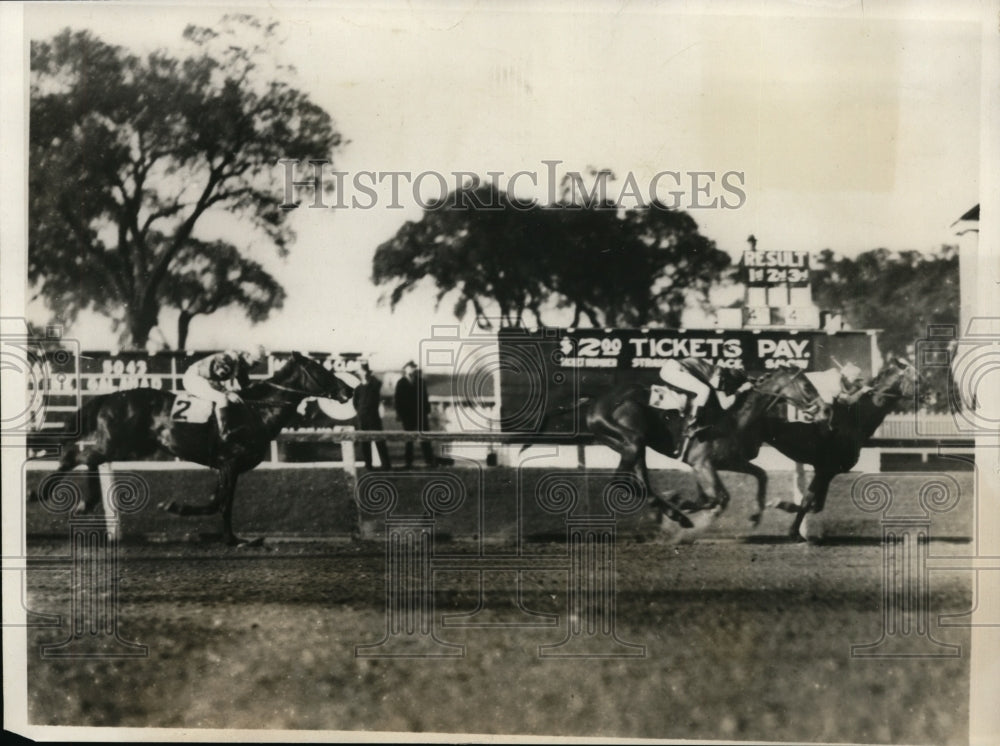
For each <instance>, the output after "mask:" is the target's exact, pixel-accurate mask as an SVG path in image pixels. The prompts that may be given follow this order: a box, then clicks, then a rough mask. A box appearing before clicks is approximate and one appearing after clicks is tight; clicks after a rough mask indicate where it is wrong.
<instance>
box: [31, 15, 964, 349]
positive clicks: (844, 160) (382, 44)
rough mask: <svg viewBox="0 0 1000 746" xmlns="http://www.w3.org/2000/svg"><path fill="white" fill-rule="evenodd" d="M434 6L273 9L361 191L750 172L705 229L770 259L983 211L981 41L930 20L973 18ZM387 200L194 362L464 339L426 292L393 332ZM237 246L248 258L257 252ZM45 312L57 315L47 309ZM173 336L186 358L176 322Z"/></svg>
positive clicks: (147, 33) (196, 339) (232, 323)
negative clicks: (458, 177)
mask: <svg viewBox="0 0 1000 746" xmlns="http://www.w3.org/2000/svg"><path fill="white" fill-rule="evenodd" d="M826 5H834V6H836V5H840V6H843V5H844V4H843V3H827V4H826ZM869 5H870V4H869ZM242 7H243V8H244V9H249V8H250V7H251V6H242ZM417 7H424V8H425V9H424V10H422V11H420V12H417V11H416V10H415V8H417ZM427 7H428V6H420V5H418V4H416V3H414V4H413V6H412V7H410V6H405V5H403V4H398V5H386V6H380V7H377V8H375V9H369V8H366V7H363V6H361V5H360V4H358V6H357V7H351V5H350V4H347V3H343V4H327V5H322V4H311V5H308V6H305V7H302V6H300V7H294V8H293V7H290V6H286V5H283V4H281V3H277V4H272V5H271V6H263V7H260V8H259V11H260V12H261V13H262V14H264V15H270V16H271V17H274V18H276V19H277V20H279V21H280V22H281V28H282V30H283V33H284V35H285V36H286V38H287V41H286V43H285V45H284V47H283V51H282V54H283V55H284V56H285V58H286V60H287V61H288V62H291V63H292V64H294V65H295V66H296V67H297V69H298V79H297V80H296V81H295V82H296V84H297V85H298V86H299V87H301V88H302V89H304V90H305V91H307V92H308V93H309V95H310V96H311V97H312V98H313V99H314V100H315V101H316V102H317V103H318V104H319V105H321V106H322V107H323V108H325V109H326V110H327V111H328V112H330V113H331V115H332V116H333V117H334V118H335V120H336V122H337V124H338V128H339V130H340V131H341V132H342V133H343V134H344V136H345V138H346V139H347V140H349V141H350V142H349V143H348V144H347V145H346V146H345V147H344V149H343V150H342V152H341V153H340V154H339V156H338V157H337V159H336V165H337V167H338V168H339V169H340V170H343V171H346V172H348V174H349V176H348V178H351V177H352V176H353V174H356V173H357V172H360V171H375V172H387V171H410V172H414V173H416V172H421V171H436V172H442V173H445V174H447V173H449V172H452V171H472V172H477V173H483V174H485V172H487V171H499V172H503V173H504V174H505V178H506V177H509V176H510V175H512V174H514V173H515V172H517V171H520V170H526V171H529V172H532V173H537V174H538V180H539V187H538V188H537V190H532V189H530V188H529V189H527V190H525V193H526V194H531V195H532V196H537V197H541V198H544V197H545V193H546V191H547V187H548V184H547V181H546V179H547V173H546V168H547V167H546V165H545V164H544V161H547V160H548V161H553V160H555V161H560V162H561V165H559V166H558V167H557V173H558V176H560V177H561V176H562V174H563V173H564V172H565V171H566V170H580V171H583V170H585V169H587V168H588V167H590V166H594V167H598V168H604V167H607V168H610V169H612V170H613V171H614V172H615V174H616V175H617V176H618V177H619V182H618V183H617V184H612V185H611V192H612V193H613V194H616V193H617V190H618V189H620V188H621V182H622V180H623V179H624V178H625V177H626V176H627V175H628V174H632V175H633V176H634V177H635V179H636V182H637V183H638V184H639V185H641V187H642V188H643V189H645V188H646V185H647V184H648V183H649V180H650V178H651V177H652V176H653V175H654V174H655V173H657V172H660V171H678V172H682V173H683V172H688V171H708V172H715V173H716V174H717V176H716V181H715V185H714V187H713V188H712V190H711V191H710V193H709V195H708V198H707V199H709V200H711V199H712V198H714V197H719V196H722V197H725V198H726V199H727V200H729V202H730V204H732V203H733V202H734V201H736V200H735V193H734V192H729V193H726V192H723V191H721V189H720V185H719V182H718V179H721V176H722V174H723V173H725V172H741V173H742V174H743V177H742V184H741V187H742V191H743V192H744V193H745V195H746V197H745V202H743V204H742V205H741V206H740V207H739V208H738V209H724V208H722V207H721V203H720V204H717V205H716V207H715V208H705V209H690V210H689V211H690V212H691V214H692V216H693V217H694V218H695V220H697V222H698V223H699V225H700V227H701V230H702V232H703V233H704V234H705V235H707V236H708V237H709V238H711V239H713V240H715V241H716V242H717V244H718V245H719V247H720V248H722V249H724V250H726V251H729V252H731V253H733V255H734V256H735V255H737V254H738V252H740V251H742V250H743V249H744V248H745V246H746V243H745V239H746V237H747V236H748V235H749V234H751V233H753V234H755V235H756V236H757V238H758V239H759V247H760V248H776V249H795V250H808V251H819V250H821V249H823V248H831V249H833V250H835V251H837V252H840V253H843V254H848V255H853V254H856V253H858V252H861V251H865V250H868V249H873V248H876V247H880V246H884V247H887V248H890V249H894V250H901V249H915V250H918V251H933V250H935V249H937V248H938V247H939V246H940V245H941V244H942V243H946V242H949V241H953V240H954V239H953V238H952V236H951V234H950V232H949V225H950V224H951V223H952V222H953V221H954V220H955V219H956V218H958V217H959V216H960V215H961V214H962V213H963V212H965V211H966V210H967V209H968V208H969V207H971V206H972V205H974V204H976V203H977V202H978V200H979V198H978V186H977V175H978V172H979V122H980V119H979V116H980V111H979V105H980V76H979V68H980V27H979V25H978V24H977V23H973V22H969V21H968V20H965V21H956V20H948V19H946V18H941V17H936V18H933V19H931V18H929V16H930V14H933V13H945V12H954V10H955V9H956V8H960V7H961V4H956V5H955V6H947V7H948V8H951V10H947V11H946V10H928V9H930V8H933V7H934V6H933V4H927V5H924V4H905V5H903V6H901V7H902V10H892V8H893V7H897V8H898V7H900V6H896V5H891V6H889V8H890V10H889V11H888V12H885V7H886V6H883V7H882V8H880V9H877V12H881V13H882V17H878V16H877V15H872V13H873V12H874V11H872V10H871V8H870V7H869V8H868V9H866V11H867V12H866V14H865V15H862V14H861V13H860V11H859V9H858V8H855V7H853V5H851V7H849V8H848V10H847V11H844V12H840V13H838V14H836V15H832V11H829V10H825V11H821V12H817V11H815V10H814V11H809V12H810V13H811V15H810V16H808V17H807V16H801V15H800V16H798V17H789V15H788V14H789V10H790V8H794V6H793V5H791V4H787V3H786V4H770V5H769V4H766V3H754V4H753V6H752V7H753V8H758V9H759V8H764V12H763V13H762V14H759V15H705V14H697V13H688V14H679V13H677V12H676V11H671V8H681V7H691V4H690V3H688V4H684V5H680V4H675V5H670V4H666V5H665V6H664V8H663V9H659V10H658V9H655V8H653V6H651V5H649V4H644V3H624V4H622V5H621V6H620V7H618V6H612V5H607V4H605V5H594V4H590V5H586V4H585V5H582V6H581V5H579V4H573V5H570V4H556V3H535V4H521V5H518V6H516V8H517V9H516V10H512V9H508V8H507V7H506V6H504V7H501V8H491V7H479V6H476V5H472V4H467V3H461V4H460V3H450V4H444V3H442V4H437V9H436V10H429V9H427ZM511 7H515V6H511ZM726 7H727V8H729V9H730V12H732V11H734V10H735V9H738V8H739V7H741V6H738V5H736V4H731V5H728V6H726ZM742 7H749V6H746V5H744V6H742ZM858 7H860V6H858ZM275 8H276V11H275V10H274V9H275ZM573 8H577V9H576V10H574V9H573ZM224 12H226V9H225V8H224V7H222V6H214V7H210V8H205V7H203V6H176V5H175V6H155V5H154V6H150V5H147V6H142V7H132V6H120V5H109V4H100V5H76V4H74V5H66V4H59V5H58V6H56V5H43V6H31V7H29V8H27V9H26V13H25V27H26V28H25V33H26V37H27V38H29V39H30V38H46V37H49V36H51V35H52V34H54V33H56V32H57V31H59V30H60V29H62V28H63V27H66V26H70V27H72V28H90V29H92V30H93V31H94V32H96V33H97V34H98V35H99V36H101V37H102V38H104V39H105V40H107V41H109V42H113V43H118V44H123V45H127V46H129V47H132V48H134V49H136V50H138V51H144V50H149V49H151V48H153V47H166V48H168V49H180V48H181V46H180V44H179V42H180V38H181V31H182V29H183V27H184V26H185V24H187V23H190V22H196V23H201V24H206V25H212V24H214V23H215V22H216V21H217V19H218V18H219V17H220V16H221V15H222V14H223V13H224ZM799 12H801V11H799ZM820 13H822V14H823V15H820ZM887 16H888V17H887ZM968 17H969V16H968V13H966V18H967V19H968ZM434 183H435V182H433V181H428V184H429V185H430V186H434ZM519 184H520V185H522V186H528V187H530V184H528V182H527V180H524V179H522V180H521V181H520V182H519ZM387 186H388V184H386V185H384V187H385V188H383V189H382V190H381V191H380V196H379V205H378V206H377V207H376V208H374V209H368V210H363V209H327V210H314V209H300V210H297V211H296V213H295V214H294V215H293V218H292V219H293V224H294V227H295V229H296V231H297V233H298V240H297V242H296V244H295V245H294V246H293V247H292V252H291V255H290V257H289V258H288V259H287V260H285V261H280V260H276V259H273V258H272V256H271V254H270V253H269V252H267V251H265V250H263V248H264V247H260V246H250V247H248V248H249V250H251V251H252V252H253V254H254V256H255V257H256V258H258V259H260V260H261V261H264V262H265V264H266V265H267V266H268V267H269V268H270V269H271V270H272V271H273V272H274V274H275V275H276V276H277V277H278V278H279V279H280V281H281V282H282V283H283V284H284V285H285V287H286V289H287V291H288V295H289V298H288V300H287V302H286V304H285V308H284V309H283V310H282V311H280V312H279V313H277V314H275V316H274V318H273V319H272V320H270V321H268V322H265V323H263V324H260V325H258V326H254V327H251V326H250V325H249V324H248V323H247V322H246V321H245V320H244V319H243V318H242V317H241V316H240V315H239V314H218V315H217V316H216V317H213V318H209V319H205V318H200V317H199V318H198V319H196V320H195V321H194V323H193V325H192V329H191V337H190V345H189V346H190V347H192V348H206V349H207V348H216V347H218V346H222V345H240V344H244V343H246V342H248V341H250V342H262V343H264V344H265V345H267V346H269V347H272V348H274V349H286V348H293V349H313V350H334V351H336V350H357V351H361V352H364V353H367V354H374V358H373V362H375V363H376V364H377V365H378V366H380V367H394V366H396V365H398V364H399V363H401V362H402V361H403V360H405V359H407V358H410V357H416V354H417V349H418V344H419V340H420V339H421V338H423V337H426V336H428V335H429V334H430V331H431V326H432V325H433V324H435V323H437V324H447V323H455V322H454V319H453V318H452V317H451V315H450V312H449V309H450V308H451V303H449V302H447V301H446V302H445V303H443V304H442V310H441V311H440V312H439V313H437V314H435V313H434V310H433V293H432V291H431V288H429V287H428V288H424V289H422V290H421V291H419V292H416V293H414V294H412V295H411V296H410V297H407V298H406V299H405V300H404V301H403V302H402V303H401V304H400V305H399V306H398V307H397V309H396V312H395V313H391V312H390V311H389V309H388V307H386V306H380V305H378V299H379V296H380V295H382V294H383V293H384V292H385V289H384V288H376V287H374V286H372V284H371V282H370V279H369V278H370V275H371V259H372V255H373V253H374V251H375V248H376V247H377V246H378V244H379V243H381V242H382V241H384V240H386V239H387V238H389V237H390V236H392V234H393V233H394V232H395V231H396V230H397V229H398V228H399V226H400V225H401V224H402V223H403V222H404V221H405V220H407V219H414V218H417V217H418V216H419V214H420V208H419V205H418V204H417V203H416V201H415V200H414V199H413V197H412V195H411V194H409V190H408V187H406V185H405V183H404V185H403V188H402V189H401V190H400V194H401V196H400V203H401V204H402V205H403V207H402V209H389V208H388V204H389V203H390V201H391V200H390V199H389V193H388V189H387ZM682 189H685V190H686V194H685V196H684V197H683V200H684V204H682V205H681V206H682V207H689V206H690V203H691V201H692V199H696V198H695V197H692V195H691V191H692V190H691V187H690V184H686V185H685V186H684V187H682ZM433 191H435V189H431V192H433ZM212 229H213V226H206V230H212ZM214 229H215V230H221V231H225V230H231V228H230V227H227V226H224V225H220V226H215V227H214ZM230 238H231V240H233V241H234V243H237V244H238V245H240V234H239V233H236V234H231V235H230ZM32 311H33V313H32V315H33V316H34V317H35V318H36V319H40V317H41V316H43V315H44V314H40V313H39V310H38V308H37V304H36V306H35V307H33V308H32ZM559 321H561V319H560V318H558V317H553V318H552V322H559ZM563 323H565V322H564V321H563ZM161 325H162V326H163V327H164V330H165V332H166V334H167V338H168V339H169V341H170V342H171V343H173V341H174V335H175V329H174V323H173V317H172V316H170V315H168V314H164V315H163V317H162V319H161ZM71 331H72V333H73V335H74V336H76V337H77V338H79V339H81V341H82V342H83V344H84V345H85V346H86V347H107V346H108V345H109V344H111V341H112V339H113V337H112V336H111V335H110V333H109V330H108V326H107V325H106V324H104V323H103V322H101V321H100V320H95V319H93V318H82V319H81V321H80V322H79V323H78V324H77V325H76V326H75V327H74V328H73V329H72V330H71Z"/></svg>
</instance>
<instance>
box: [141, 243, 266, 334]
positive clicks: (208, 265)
mask: <svg viewBox="0 0 1000 746" xmlns="http://www.w3.org/2000/svg"><path fill="white" fill-rule="evenodd" d="M160 291H161V294H162V296H163V302H164V304H165V305H171V306H174V307H176V308H177V310H178V311H179V314H178V316H177V349H179V350H183V349H186V347H187V339H188V332H189V331H190V329H191V321H192V320H193V319H194V318H195V317H196V316H209V315H211V314H213V313H215V312H216V311H218V310H219V309H221V308H226V307H232V306H237V307H240V308H242V309H243V311H244V312H245V313H246V315H247V318H248V319H249V320H250V321H251V323H257V322H259V321H263V320H264V319H266V318H267V317H268V316H269V315H270V313H271V311H273V310H275V309H278V308H281V307H282V305H283V304H284V302H285V290H284V288H283V287H281V285H280V284H279V283H278V281H277V280H275V279H274V278H273V277H272V276H271V275H270V274H269V273H268V272H267V270H265V269H264V268H263V267H262V266H261V265H260V263H258V262H255V261H254V260H252V259H249V258H247V257H245V256H243V255H242V254H240V252H239V250H238V249H237V248H236V247H235V246H232V245H231V244H228V243H226V242H225V241H212V242H209V243H206V242H203V241H198V240H196V239H192V240H191V241H189V242H188V244H187V245H186V246H184V247H182V248H181V250H180V251H179V252H178V253H177V255H176V256H175V257H174V260H173V262H172V263H171V266H170V271H169V272H168V273H167V276H166V278H165V280H164V283H163V285H162V287H161V289H160Z"/></svg>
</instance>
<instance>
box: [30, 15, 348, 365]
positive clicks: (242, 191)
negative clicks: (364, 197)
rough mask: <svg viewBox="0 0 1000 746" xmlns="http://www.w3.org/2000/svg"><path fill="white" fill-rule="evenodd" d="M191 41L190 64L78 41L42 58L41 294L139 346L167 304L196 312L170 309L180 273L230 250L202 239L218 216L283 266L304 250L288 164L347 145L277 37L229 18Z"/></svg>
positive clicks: (69, 35) (37, 67) (35, 203)
mask: <svg viewBox="0 0 1000 746" xmlns="http://www.w3.org/2000/svg"><path fill="white" fill-rule="evenodd" d="M184 37H185V40H186V42H187V43H188V44H189V45H190V47H191V50H192V51H191V53H190V54H189V55H187V56H175V55H173V54H170V53H168V52H166V51H162V50H159V51H155V52H152V53H151V54H148V55H146V56H138V55H136V54H133V53H131V52H129V51H128V50H126V49H124V48H122V47H120V46H115V45H111V44H107V43H105V42H103V41H101V40H100V39H98V38H97V37H95V36H94V35H92V34H91V33H89V32H85V31H83V32H72V31H70V30H68V29H67V30H65V31H63V32H62V33H60V34H58V35H57V36H56V37H54V38H53V39H51V40H48V41H41V42H34V43H32V46H31V114H30V117H31V118H30V136H29V142H30V178H29V213H30V215H29V247H28V273H29V280H30V282H31V283H32V284H33V286H34V287H35V288H36V289H37V290H38V292H40V293H41V294H42V295H43V296H44V297H45V299H46V301H47V303H48V304H49V306H50V307H51V308H52V309H53V310H54V311H55V313H56V315H57V316H58V317H59V318H60V319H61V320H63V321H64V322H69V321H72V320H73V319H74V318H75V317H76V315H77V313H78V312H79V311H80V310H82V309H84V308H93V309H94V310H96V311H98V312H100V313H103V314H106V315H108V316H110V317H111V318H112V319H114V321H115V323H116V325H118V326H121V327H124V332H125V335H124V339H125V341H126V343H127V344H128V345H130V346H132V347H142V346H143V345H144V344H145V342H146V339H147V337H148V335H149V332H150V330H151V329H152V328H153V327H155V326H156V324H157V319H158V315H159V311H160V307H161V304H163V303H164V302H171V303H172V304H174V305H178V306H180V307H181V308H182V310H183V308H184V304H185V303H186V302H187V301H189V300H190V298H186V299H185V298H169V297H166V298H165V292H166V289H167V288H168V287H170V286H171V283H169V282H168V280H169V279H170V275H171V273H172V272H176V271H184V268H185V267H190V266H191V259H192V256H191V253H192V252H197V251H198V250H199V248H212V250H217V249H219V246H220V244H218V243H215V242H212V241H206V240H201V241H198V240H196V239H197V238H198V236H197V235H196V233H195V229H196V226H198V225H199V221H201V222H202V223H204V221H202V218H203V217H204V216H205V215H206V214H207V213H211V212H213V211H215V212H219V211H225V212H228V213H231V214H232V215H234V216H236V218H237V219H238V220H240V221H241V224H242V225H243V226H245V229H246V230H247V234H246V237H245V238H246V240H249V239H251V238H256V239H257V240H260V241H263V242H265V243H266V244H268V245H270V246H272V247H273V248H274V249H275V250H276V251H277V252H278V253H279V255H281V256H284V255H285V254H286V253H287V250H288V244H289V242H290V241H291V239H292V238H293V235H292V232H291V229H290V227H289V225H288V223H287V221H286V218H287V213H286V212H285V211H284V210H282V209H281V207H280V205H281V203H282V197H283V195H282V191H281V186H282V182H281V174H279V172H278V171H277V169H276V162H277V161H278V159H280V158H298V159H308V158H332V155H333V152H334V150H335V149H336V148H337V147H338V146H339V145H340V143H341V135H340V134H339V133H338V132H337V130H336V129H335V126H334V122H333V121H332V119H331V117H330V115H329V114H327V113H326V112H325V111H323V110H322V109H321V108H319V107H318V106H317V105H316V104H315V103H314V102H313V101H312V100H310V98H309V97H308V96H307V95H306V94H305V93H303V92H302V91H300V90H297V89H296V88H294V87H292V86H291V85H290V84H288V83H286V82H283V81H282V80H280V79H278V78H279V77H282V76H283V75H285V74H287V70H284V69H282V68H278V69H277V70H275V69H274V66H273V65H271V64H270V62H271V60H272V59H273V56H272V54H271V46H270V45H273V43H274V27H273V25H266V26H265V25H262V24H261V23H260V22H259V21H257V20H256V19H255V18H253V17H250V16H235V17H226V18H225V19H224V20H223V22H222V23H221V24H220V26H219V29H218V30H209V29H205V28H200V27H194V26H189V27H188V28H187V29H186V30H185V32H184ZM248 40H249V41H248ZM269 67H270V68H271V70H270V72H269V73H267V74H265V73H264V72H263V71H264V70H266V69H268V68H269ZM230 250H231V251H235V249H234V248H233V247H231V246H230V248H229V249H227V251H230ZM185 252H186V254H187V256H188V258H187V259H186V260H183V257H182V253H185ZM237 253H239V252H237ZM209 260H211V257H209ZM261 271H262V270H261ZM264 274H266V273H264ZM172 285H173V286H174V287H187V288H189V289H190V285H189V284H188V285H186V284H185V283H183V282H177V283H173V284H172ZM235 302H236V303H242V301H241V300H240V299H238V298H237V299H235ZM243 305H245V304H243ZM247 308H248V310H249V311H250V313H251V316H253V315H254V314H256V315H257V316H258V317H259V315H260V313H261V312H262V311H261V309H259V308H257V309H254V308H251V307H249V306H248V307H247Z"/></svg>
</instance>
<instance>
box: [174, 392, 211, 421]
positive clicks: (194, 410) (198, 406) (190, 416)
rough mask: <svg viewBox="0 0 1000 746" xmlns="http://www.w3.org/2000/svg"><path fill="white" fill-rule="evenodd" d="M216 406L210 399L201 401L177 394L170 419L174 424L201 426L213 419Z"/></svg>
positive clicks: (189, 395) (193, 397) (195, 397)
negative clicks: (188, 423)
mask: <svg viewBox="0 0 1000 746" xmlns="http://www.w3.org/2000/svg"><path fill="white" fill-rule="evenodd" d="M214 409H215V404H213V403H212V402H210V401H208V399H199V398H198V397H197V396H191V394H177V395H176V396H175V397H174V405H173V406H172V407H171V408H170V419H171V420H173V421H174V422H191V423H195V424H201V423H203V422H208V421H209V420H210V419H212V410H214Z"/></svg>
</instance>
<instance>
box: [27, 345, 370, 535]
mask: <svg viewBox="0 0 1000 746" xmlns="http://www.w3.org/2000/svg"><path fill="white" fill-rule="evenodd" d="M351 393H352V389H351V387H350V386H348V385H347V384H346V383H345V382H344V381H342V380H340V378H338V377H337V376H336V375H334V374H333V373H332V372H330V371H328V370H327V369H326V368H324V367H323V366H322V365H321V364H320V363H318V362H316V361H315V360H312V359H310V358H308V357H304V356H302V355H299V354H298V353H293V354H292V357H291V358H290V359H289V360H288V362H286V363H285V365H284V366H283V367H282V368H281V369H280V370H279V371H278V372H277V374H276V375H274V376H273V377H272V378H269V379H267V380H264V381H260V382H258V383H254V384H253V385H251V386H248V387H247V388H246V389H245V390H244V391H242V392H241V396H242V398H243V401H244V406H242V407H237V406H231V407H230V409H231V414H230V420H231V424H230V427H231V428H232V430H233V433H232V434H231V435H230V436H229V438H227V440H226V441H225V442H223V441H222V440H221V439H220V438H219V430H218V425H217V423H216V418H215V417H212V416H209V417H208V418H207V421H206V422H197V423H196V422H184V421H179V420H178V412H177V411H176V410H175V400H177V398H178V397H177V395H176V394H174V393H172V392H170V391H161V390H159V389H130V390H127V391H119V392H116V393H113V394H105V395H103V396H98V397H96V398H94V399H93V400H92V401H90V402H88V403H87V404H86V405H84V407H83V410H82V411H81V416H82V418H81V426H82V430H83V432H82V435H80V436H73V438H72V440H68V441H67V442H66V443H65V444H64V445H65V446H66V447H65V449H64V451H63V453H62V456H61V458H60V460H59V467H58V469H57V470H56V474H59V473H62V472H68V471H70V470H72V469H74V468H76V467H77V466H79V465H81V464H86V466H87V468H88V469H89V471H90V472H91V477H92V478H91V479H88V480H87V481H88V484H89V490H88V494H87V496H86V497H85V498H84V504H83V506H82V507H83V510H85V511H87V510H91V509H93V508H94V507H95V506H96V505H97V503H99V502H100V501H101V493H100V488H99V486H98V484H97V480H96V479H94V478H93V477H94V476H96V471H97V467H98V466H99V465H100V464H104V463H108V462H111V461H131V460H137V459H143V458H148V457H149V456H152V455H154V454H156V453H158V452H166V453H169V454H172V455H174V456H176V457H178V458H180V459H183V460H185V461H193V462H195V463H197V464H202V465H204V466H209V467H211V468H213V469H215V470H216V471H218V485H217V487H216V489H215V493H214V495H213V496H212V499H211V500H210V501H209V502H208V503H206V504H203V505H188V504H186V503H177V502H174V501H170V502H166V503H160V506H159V507H160V508H162V509H163V510H166V511H167V512H169V513H174V514H176V515H211V514H213V513H218V512H221V513H222V524H223V528H222V531H223V535H222V538H223V541H225V543H226V544H229V545H231V546H232V545H237V544H243V543H246V542H244V541H243V540H242V539H240V538H239V537H238V536H236V534H234V533H233V528H232V512H233V496H234V493H235V490H236V479H237V477H238V476H239V475H240V474H242V473H243V472H246V471H249V470H250V469H253V468H254V467H255V466H257V464H259V463H260V462H261V461H263V460H264V458H265V457H266V456H267V452H268V445H269V443H270V442H271V441H272V440H274V438H275V437H277V435H278V433H279V432H280V431H281V428H282V427H284V426H285V425H286V424H287V423H288V421H289V419H291V416H292V414H293V413H294V412H295V409H296V407H298V405H299V404H300V403H301V401H302V400H303V399H305V398H306V397H310V396H321V397H327V398H335V399H337V400H338V401H340V402H347V401H350V399H351ZM178 403H184V402H183V400H181V402H178ZM177 409H182V408H177ZM171 412H174V415H173V416H172V415H171ZM57 479H58V477H57V478H55V479H54V478H52V477H49V478H48V479H47V480H46V481H45V482H44V483H43V490H44V491H45V493H48V492H49V491H50V490H51V489H52V487H53V486H54V484H55V482H56V480H57ZM45 497H46V495H44V494H43V495H42V498H43V499H44V498H45Z"/></svg>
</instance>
